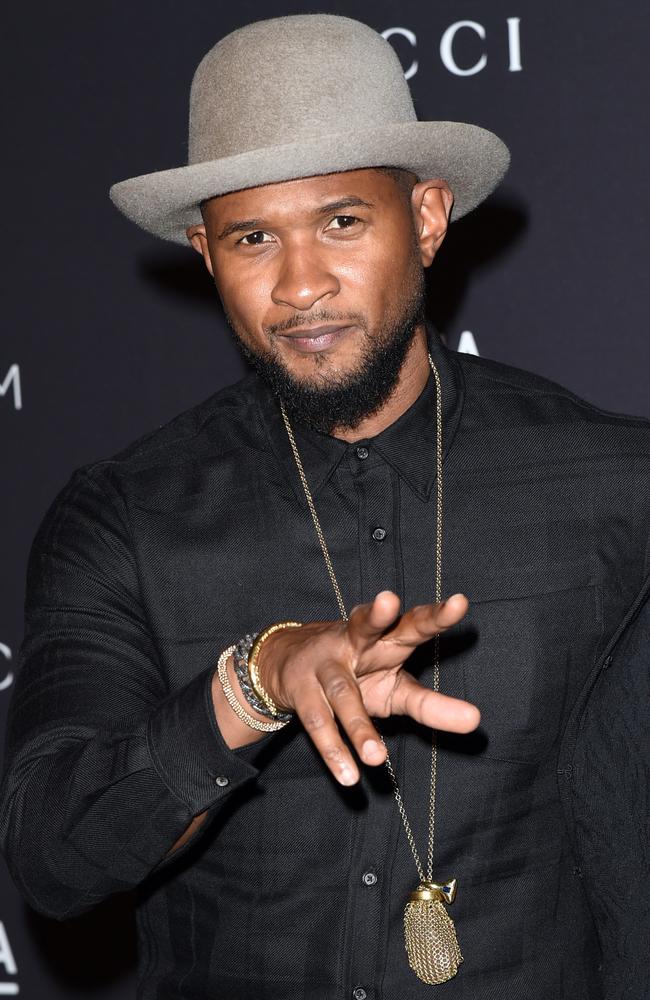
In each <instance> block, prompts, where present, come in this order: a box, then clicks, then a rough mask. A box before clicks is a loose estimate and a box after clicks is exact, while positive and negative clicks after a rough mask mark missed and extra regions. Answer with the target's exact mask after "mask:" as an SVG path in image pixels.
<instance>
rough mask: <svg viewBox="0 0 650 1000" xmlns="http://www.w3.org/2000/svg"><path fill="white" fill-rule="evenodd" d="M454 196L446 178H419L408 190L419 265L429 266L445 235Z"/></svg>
mask: <svg viewBox="0 0 650 1000" xmlns="http://www.w3.org/2000/svg"><path fill="white" fill-rule="evenodd" d="M453 203H454V196H453V194H452V192H451V188H450V187H449V185H448V184H447V181H444V180H442V179H441V178H439V177H437V178H433V179H430V180H426V181H419V182H418V183H417V184H416V185H415V186H414V188H413V190H412V192H411V209H412V211H413V218H414V221H415V232H416V235H417V239H418V243H419V245H420V259H421V260H422V266H423V267H429V266H430V265H431V263H432V262H433V258H434V257H435V255H436V253H437V252H438V248H439V246H440V244H441V243H442V241H443V240H444V238H445V234H446V232H447V227H448V225H449V214H450V212H451V206H452V205H453Z"/></svg>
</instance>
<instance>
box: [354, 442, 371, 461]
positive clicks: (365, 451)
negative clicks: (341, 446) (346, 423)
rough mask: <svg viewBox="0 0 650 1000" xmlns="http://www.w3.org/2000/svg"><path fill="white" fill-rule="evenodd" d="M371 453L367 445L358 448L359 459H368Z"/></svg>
mask: <svg viewBox="0 0 650 1000" xmlns="http://www.w3.org/2000/svg"><path fill="white" fill-rule="evenodd" d="M369 454H370V452H369V451H368V449H367V448H366V446H365V445H363V444H360V445H359V447H358V448H357V458H367V457H368V455H369Z"/></svg>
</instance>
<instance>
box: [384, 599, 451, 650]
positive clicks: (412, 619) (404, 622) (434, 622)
mask: <svg viewBox="0 0 650 1000" xmlns="http://www.w3.org/2000/svg"><path fill="white" fill-rule="evenodd" d="M468 608H469V601H468V600H467V598H466V597H465V595H464V594H452V595H451V597H448V598H447V599H446V600H444V601H441V602H440V603H439V604H419V605H417V606H416V607H414V608H409V610H408V611H405V612H404V614H403V615H402V616H401V618H400V620H399V622H397V624H396V625H395V628H394V629H390V630H389V631H388V633H387V634H386V635H384V637H383V638H384V640H385V641H386V642H391V641H392V642H400V643H404V644H406V645H411V646H412V645H419V644H420V643H423V642H426V641H427V640H428V639H431V638H433V636H434V635H439V634H440V633H441V632H444V631H446V629H448V628H451V626H452V625H456V624H457V623H458V622H459V621H460V620H461V618H464V617H465V615H466V614H467V610H468Z"/></svg>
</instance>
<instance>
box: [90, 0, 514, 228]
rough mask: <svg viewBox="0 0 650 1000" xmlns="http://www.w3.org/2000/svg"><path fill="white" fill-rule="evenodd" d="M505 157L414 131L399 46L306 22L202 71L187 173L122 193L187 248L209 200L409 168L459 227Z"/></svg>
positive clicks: (149, 222)
mask: <svg viewBox="0 0 650 1000" xmlns="http://www.w3.org/2000/svg"><path fill="white" fill-rule="evenodd" d="M508 163H509V153H508V149H507V147H506V146H505V145H504V143H503V142H502V141H501V140H500V139H499V138H497V136H496V135H494V134H493V133H492V132H488V131H486V130H485V129H482V128H479V127H478V126H476V125H468V124H465V123H464V122H438V121H435V122H420V121H418V120H417V118H416V115H415V110H414V108H413V101H412V99H411V93H410V91H409V87H408V84H407V82H406V80H405V78H404V73H403V70H402V67H401V64H400V61H399V59H398V58H397V55H396V54H395V52H394V50H393V48H392V46H391V45H390V44H389V43H388V42H387V41H386V40H385V39H384V38H382V36H381V35H380V34H378V32H376V31H374V30H373V29H372V28H369V27H368V26H367V25H365V24H362V23H361V22H360V21H355V20H353V19H352V18H349V17H339V16H336V15H332V14H298V15H295V16H291V17H276V18H271V19H269V20H265V21H256V22H254V23H253V24H248V25H246V26H245V27H243V28H239V29H238V30H237V31H233V32H232V33H231V34H229V35H227V36H226V37H225V38H222V39H221V41H220V42H217V44H216V45H215V46H214V47H213V48H212V49H210V51H209V52H208V53H207V54H206V55H205V56H204V57H203V59H202V60H201V62H200V63H199V65H198V67H197V70H196V72H195V74H194V78H193V80H192V88H191V93H190V126H189V146H188V164H187V166H183V167H176V168H174V169H171V170H159V171H156V172H155V173H152V174H143V175H141V176H139V177H131V178H130V179H129V180H125V181H121V182H120V183H118V184H114V185H113V186H112V188H111V189H110V197H111V199H112V201H113V202H114V204H115V205H116V206H117V207H118V208H119V209H120V211H121V212H123V213H124V214H125V215H126V216H127V217H128V218H129V219H132V220H133V222H135V223H137V224H138V225H139V226H141V227H142V228H143V229H146V230H147V231H148V232H150V233H154V234H155V235H156V236H161V237H162V238H163V239H166V240H173V241H174V242H176V243H182V244H184V245H185V246H189V243H188V242H187V237H186V235H185V230H186V228H187V227H188V226H191V225H193V224H195V223H200V222H201V221H202V218H201V212H200V209H199V204H200V202H201V201H203V200H204V199H205V198H210V197H213V196H214V195H219V194H226V193H227V192H229V191H238V190H241V189H242V188H250V187H258V186H259V185H261V184H269V183H274V182H278V181H286V180H292V179H295V178H298V177H310V176H313V175H316V174H329V173H334V172H336V171H341V170H355V169H358V168H361V167H378V166H392V167H405V168H407V169H408V170H411V171H413V172H414V173H415V174H417V176H418V177H419V178H421V179H425V178H433V177H441V178H444V179H445V180H446V181H447V182H448V184H449V186H450V188H451V189H452V191H453V193H454V207H453V212H452V219H460V218H461V216H463V215H466V214H467V212H470V211H471V210H472V209H473V208H475V207H476V206H477V205H478V204H479V202H481V201H483V199H484V198H486V197H487V196H488V195H489V194H490V192H491V191H492V190H493V189H494V188H495V187H496V185H497V184H498V183H499V181H500V180H501V178H502V177H503V175H504V174H505V172H506V170H507V168H508Z"/></svg>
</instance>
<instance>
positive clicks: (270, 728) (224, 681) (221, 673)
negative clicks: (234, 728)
mask: <svg viewBox="0 0 650 1000" xmlns="http://www.w3.org/2000/svg"><path fill="white" fill-rule="evenodd" d="M234 649H235V647H234V645H233V646H229V647H228V649H224V651H223V653H222V654H221V656H220V657H219V661H218V663H217V676H218V678H219V681H220V683H221V687H222V688H223V693H224V694H225V696H226V700H227V701H228V704H229V705H230V707H231V708H232V710H233V712H234V713H235V715H236V716H237V718H238V719H239V720H240V722H244V723H245V724H246V725H247V726H249V727H250V728H251V729H257V730H258V731H259V732H261V733H275V732H277V730H278V729H283V728H284V726H286V725H287V722H283V721H280V720H278V721H277V722H260V721H259V719H254V718H253V716H252V715H249V714H248V712H247V711H246V710H245V709H244V708H242V706H241V704H240V703H239V701H238V700H237V696H236V694H235V692H234V691H233V689H232V685H231V683H230V678H229V677H228V666H227V664H228V657H229V656H230V654H231V653H232V652H233V650H234ZM287 721H288V720H287Z"/></svg>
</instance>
